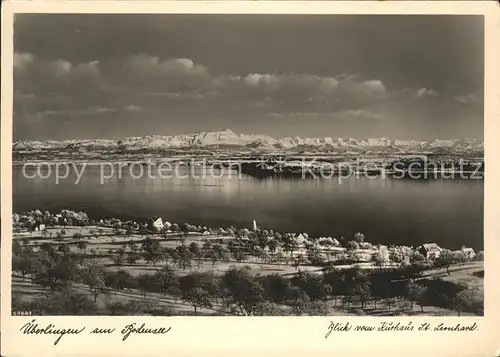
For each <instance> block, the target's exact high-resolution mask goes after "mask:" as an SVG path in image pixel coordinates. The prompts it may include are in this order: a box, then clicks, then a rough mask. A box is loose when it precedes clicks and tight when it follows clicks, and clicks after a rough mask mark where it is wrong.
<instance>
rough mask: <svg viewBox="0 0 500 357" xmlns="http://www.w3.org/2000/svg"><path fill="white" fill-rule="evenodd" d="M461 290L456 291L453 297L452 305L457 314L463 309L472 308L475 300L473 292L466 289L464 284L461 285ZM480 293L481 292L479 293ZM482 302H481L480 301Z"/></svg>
mask: <svg viewBox="0 0 500 357" xmlns="http://www.w3.org/2000/svg"><path fill="white" fill-rule="evenodd" d="M461 288H462V289H463V290H462V291H460V292H458V293H457V295H456V296H455V298H454V307H455V311H457V313H458V316H460V314H461V313H462V311H464V310H473V309H474V304H475V302H476V297H475V292H474V290H472V289H468V288H467V286H466V285H464V286H462V287H461ZM479 295H482V294H479ZM481 304H482V302H481Z"/></svg>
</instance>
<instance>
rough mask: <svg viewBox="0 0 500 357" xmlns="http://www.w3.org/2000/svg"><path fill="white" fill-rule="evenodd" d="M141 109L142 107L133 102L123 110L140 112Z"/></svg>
mask: <svg viewBox="0 0 500 357" xmlns="http://www.w3.org/2000/svg"><path fill="white" fill-rule="evenodd" d="M141 109H142V108H141V107H139V106H137V105H133V104H131V105H127V106H125V107H123V110H125V111H126V112H139V111H141Z"/></svg>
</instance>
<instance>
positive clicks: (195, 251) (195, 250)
mask: <svg viewBox="0 0 500 357" xmlns="http://www.w3.org/2000/svg"><path fill="white" fill-rule="evenodd" d="M189 251H190V252H191V254H192V255H193V256H194V257H195V258H196V261H197V264H198V268H199V267H200V264H201V258H202V254H201V249H200V246H199V245H198V243H196V242H192V243H191V244H190V245H189Z"/></svg>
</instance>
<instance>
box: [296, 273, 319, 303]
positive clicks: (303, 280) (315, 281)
mask: <svg viewBox="0 0 500 357" xmlns="http://www.w3.org/2000/svg"><path fill="white" fill-rule="evenodd" d="M292 284H293V285H295V286H298V287H299V288H300V289H301V290H303V291H304V292H306V293H307V295H308V296H309V298H310V299H311V300H322V299H323V298H324V291H323V284H324V282H323V276H322V275H321V274H317V273H313V272H307V271H301V272H299V274H298V275H297V276H295V277H293V278H292Z"/></svg>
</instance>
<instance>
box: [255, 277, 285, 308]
mask: <svg viewBox="0 0 500 357" xmlns="http://www.w3.org/2000/svg"><path fill="white" fill-rule="evenodd" d="M261 284H262V288H263V290H264V291H263V295H264V297H266V298H267V299H269V300H271V301H272V302H275V303H277V304H281V303H282V302H284V301H285V300H287V298H288V297H289V296H290V289H291V286H290V280H289V279H287V278H284V277H283V276H281V275H279V274H276V273H275V274H271V275H266V276H264V277H263V278H262V282H261Z"/></svg>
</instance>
